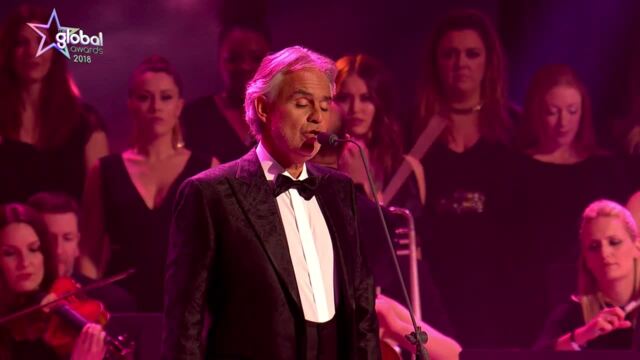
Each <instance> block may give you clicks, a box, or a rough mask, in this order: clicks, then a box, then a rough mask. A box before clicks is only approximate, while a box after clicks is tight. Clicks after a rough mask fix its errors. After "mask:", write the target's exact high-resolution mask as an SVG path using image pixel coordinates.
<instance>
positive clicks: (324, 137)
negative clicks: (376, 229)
mask: <svg viewBox="0 0 640 360" xmlns="http://www.w3.org/2000/svg"><path fill="white" fill-rule="evenodd" d="M316 137H317V139H318V143H320V145H323V146H324V145H327V146H337V145H338V144H339V143H341V142H349V143H352V144H354V145H356V146H357V147H358V150H359V151H360V159H361V160H362V163H363V164H364V169H365V172H366V173H367V179H368V180H369V187H370V188H371V192H372V193H373V194H377V193H378V192H377V191H376V187H375V184H374V182H373V178H372V177H371V171H370V170H369V164H368V162H367V158H366V157H365V155H364V150H363V149H362V146H360V144H359V143H358V142H357V141H354V140H352V139H350V138H346V139H340V138H339V137H338V135H336V134H331V133H326V132H321V131H318V132H316ZM374 202H375V203H376V206H377V210H378V216H379V217H380V222H381V223H382V227H383V228H384V234H385V237H386V239H387V244H388V245H389V250H390V251H391V257H392V259H393V263H394V265H395V270H396V275H397V276H398V280H399V282H400V287H401V289H402V293H403V295H404V300H405V303H406V304H407V309H408V310H409V317H410V318H411V323H412V325H413V332H412V333H410V334H406V335H405V338H406V339H407V340H408V341H409V342H410V343H411V344H412V345H413V346H415V347H416V354H415V356H416V357H415V358H416V360H429V353H427V350H426V349H425V348H424V345H423V343H426V342H427V338H428V337H427V333H426V332H425V331H424V330H423V329H422V328H421V327H420V326H418V322H417V321H416V318H415V315H414V311H413V306H411V301H410V300H409V295H408V293H407V286H406V285H405V283H404V279H403V278H402V272H401V271H400V265H399V264H398V258H397V256H396V251H395V248H394V247H393V242H392V241H391V236H389V229H388V227H387V222H386V221H385V219H384V214H383V213H382V207H381V206H380V203H379V202H378V201H374Z"/></svg>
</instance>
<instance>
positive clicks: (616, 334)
mask: <svg viewBox="0 0 640 360" xmlns="http://www.w3.org/2000/svg"><path fill="white" fill-rule="evenodd" d="M580 254H581V255H580V260H579V267H578V292H577V294H576V295H574V296H573V297H572V300H571V302H569V303H567V304H565V305H563V306H561V307H559V308H558V309H557V310H556V311H555V312H554V314H553V315H552V316H551V317H550V318H549V320H548V321H547V324H546V326H545V329H544V331H543V333H542V335H541V336H540V338H539V340H538V343H537V347H538V348H542V349H554V350H570V351H571V350H583V349H621V350H623V349H626V350H631V349H632V346H633V343H634V328H637V326H638V320H639V316H638V315H639V314H640V310H639V309H640V307H638V306H637V305H638V304H637V303H636V302H638V301H639V300H640V291H639V289H638V285H640V276H639V275H640V272H639V269H638V258H639V257H640V240H639V239H638V229H637V225H636V222H635V220H634V219H633V217H632V216H631V214H630V213H629V211H628V210H627V209H625V208H624V207H622V206H621V205H619V204H617V203H615V202H613V201H609V200H598V201H596V202H594V203H592V204H591V205H589V207H587V209H586V210H585V211H584V214H583V215H582V225H581V226H580ZM634 303H635V304H636V306H635V307H634V306H632V305H633V304H634Z"/></svg>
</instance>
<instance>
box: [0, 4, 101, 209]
mask: <svg viewBox="0 0 640 360" xmlns="http://www.w3.org/2000/svg"><path fill="white" fill-rule="evenodd" d="M48 19H49V12H48V11H45V10H44V9H42V8H37V7H33V6H29V5H23V6H20V7H19V8H18V9H17V10H16V11H15V12H14V13H13V14H12V15H11V16H10V17H9V18H8V19H7V21H6V22H5V24H4V26H3V29H2V30H1V31H0V137H1V138H3V139H4V140H11V141H19V142H23V143H27V144H30V145H31V146H33V147H35V148H36V149H37V150H38V153H39V154H40V157H41V161H39V162H36V163H35V164H33V165H32V166H34V167H37V166H42V171H41V172H39V174H41V176H42V177H41V178H40V179H39V180H40V183H41V184H42V186H40V190H52V191H63V192H65V193H68V194H70V195H72V196H74V197H75V198H77V199H79V198H80V197H81V196H82V189H83V186H84V179H85V174H86V171H87V170H88V169H89V168H90V167H91V166H92V165H93V164H95V162H96V161H97V160H98V159H99V158H100V157H102V156H104V155H107V154H108V152H109V151H108V144H107V137H106V135H105V133H104V131H103V130H102V124H101V120H100V119H99V117H98V115H97V113H96V112H95V110H93V108H91V107H89V106H88V105H86V104H84V103H83V102H82V101H81V99H80V96H79V92H78V89H77V87H76V86H75V84H74V83H73V81H72V80H71V77H70V74H69V72H68V71H67V66H66V64H67V61H68V59H66V58H65V57H64V56H63V55H62V54H60V53H59V52H58V50H57V49H55V48H50V49H48V50H47V51H45V52H44V53H42V54H40V55H37V52H38V48H39V45H40V35H38V33H36V32H35V31H34V30H33V29H32V28H30V27H29V26H28V25H27V23H42V24H46V23H47V20H48ZM53 31H54V28H53V27H51V28H50V33H49V34H48V35H49V39H47V41H49V42H50V41H52V40H53V39H54V36H55V33H54V32H53ZM5 170H6V171H7V172H9V173H11V169H5ZM18 190H19V189H18ZM28 195H31V194H28ZM24 200H26V199H24Z"/></svg>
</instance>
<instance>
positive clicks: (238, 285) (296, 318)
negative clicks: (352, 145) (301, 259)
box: [163, 150, 380, 360]
mask: <svg viewBox="0 0 640 360" xmlns="http://www.w3.org/2000/svg"><path fill="white" fill-rule="evenodd" d="M307 171H308V173H309V175H315V176H319V177H321V181H320V186H319V188H318V190H317V192H316V198H317V200H318V204H319V205H320V208H321V210H322V213H323V215H324V218H325V221H326V223H327V226H328V228H329V232H330V234H331V240H332V243H333V249H334V269H335V270H334V278H335V282H334V284H335V285H334V286H335V287H334V289H335V291H334V292H335V293H336V316H335V319H336V321H337V326H338V346H339V347H338V351H339V354H340V357H341V358H342V359H378V358H379V357H380V355H379V343H378V323H377V319H376V316H375V308H374V301H375V295H374V287H373V281H372V278H371V276H370V275H369V272H368V271H367V270H366V266H365V265H364V261H363V259H362V256H361V254H362V253H361V250H360V242H359V239H358V231H357V228H356V211H355V209H356V205H355V193H354V187H353V183H352V182H351V180H350V179H349V178H348V177H346V176H344V175H342V174H340V173H338V172H336V171H333V170H329V169H326V168H322V167H318V166H314V165H312V164H307ZM174 206H175V207H174V216H173V222H172V226H171V237H170V245H169V253H168V260H167V269H166V278H165V294H166V295H165V328H164V335H163V357H164V359H171V360H175V359H201V358H203V356H202V353H203V352H204V353H206V358H207V359H281V360H287V359H304V358H305V350H306V338H305V335H306V334H305V331H306V328H305V319H304V314H303V310H302V305H301V302H300V296H299V293H298V288H297V285H296V279H295V274H294V271H293V265H292V263H291V258H290V255H289V249H288V245H287V239H286V236H285V231H284V226H283V224H282V220H281V218H280V212H279V210H278V205H277V202H276V199H275V198H274V196H273V190H272V187H271V185H270V184H269V183H268V182H267V180H266V177H265V175H264V172H263V170H262V167H261V166H260V162H259V160H258V156H257V154H256V152H255V150H252V151H250V152H249V153H248V154H247V155H245V156H244V157H242V158H241V159H239V160H236V161H233V162H230V163H227V164H224V165H221V166H219V167H216V168H214V169H211V170H208V171H205V172H203V173H201V174H199V175H196V176H194V177H192V178H190V179H188V180H187V181H185V182H184V184H183V185H182V186H181V188H180V190H179V192H178V196H177V199H176V201H175V205H174ZM205 312H208V314H210V316H211V323H210V324H209V326H208V328H207V329H206V334H205V335H206V346H202V345H203V344H202V343H203V339H202V336H201V335H202V329H203V319H204V314H205ZM203 348H206V350H203Z"/></svg>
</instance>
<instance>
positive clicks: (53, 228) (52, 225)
mask: <svg viewBox="0 0 640 360" xmlns="http://www.w3.org/2000/svg"><path fill="white" fill-rule="evenodd" d="M27 205H29V206H30V207H31V208H33V209H34V210H36V211H37V212H38V213H39V214H40V215H41V216H42V219H43V220H44V223H45V225H46V226H47V229H48V230H49V235H50V236H52V237H53V238H54V239H55V240H56V243H57V249H58V269H59V273H58V275H59V276H67V277H70V278H72V279H73V280H75V281H76V282H77V283H78V284H79V285H81V286H87V285H89V284H91V283H92V282H94V279H91V278H89V277H87V276H85V275H84V274H82V273H81V272H79V271H77V266H76V262H77V261H76V260H77V259H78V256H79V254H80V250H79V242H80V241H81V237H80V229H79V226H78V224H79V217H80V213H79V206H78V203H77V202H76V201H75V200H74V199H73V198H72V197H71V196H69V195H67V194H64V193H60V192H40V193H37V194H35V195H33V196H31V197H30V198H29V200H28V201H27ZM87 295H88V296H90V297H91V298H93V299H96V300H100V302H102V303H103V304H104V305H105V306H106V307H107V309H109V312H112V313H114V312H134V311H135V305H134V300H133V297H132V296H131V295H129V293H127V292H126V291H125V290H124V289H122V288H121V287H119V286H116V285H114V284H108V285H105V286H102V287H99V288H97V289H93V290H90V291H88V292H87Z"/></svg>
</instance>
